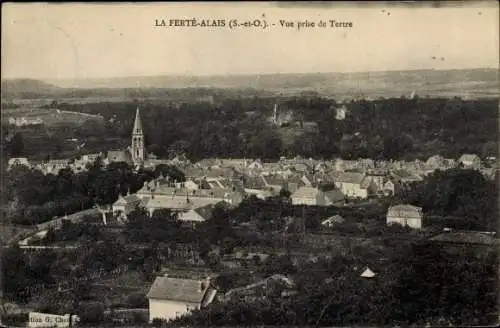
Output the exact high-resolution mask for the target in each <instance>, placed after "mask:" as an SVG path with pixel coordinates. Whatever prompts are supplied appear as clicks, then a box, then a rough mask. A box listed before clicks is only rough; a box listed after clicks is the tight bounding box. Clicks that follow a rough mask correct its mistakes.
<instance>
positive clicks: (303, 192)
mask: <svg viewBox="0 0 500 328" xmlns="http://www.w3.org/2000/svg"><path fill="white" fill-rule="evenodd" d="M317 194H318V190H317V189H316V188H313V187H300V188H299V189H297V190H296V191H295V192H294V193H293V195H292V197H294V198H299V197H300V198H314V199H316V196H317Z"/></svg>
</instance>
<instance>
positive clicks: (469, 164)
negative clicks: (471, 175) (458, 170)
mask: <svg viewBox="0 0 500 328" xmlns="http://www.w3.org/2000/svg"><path fill="white" fill-rule="evenodd" d="M458 163H459V164H460V165H461V166H462V167H463V168H466V169H475V170H477V169H479V168H480V167H481V159H480V158H479V156H477V155H475V154H464V155H462V156H460V158H459V159H458Z"/></svg>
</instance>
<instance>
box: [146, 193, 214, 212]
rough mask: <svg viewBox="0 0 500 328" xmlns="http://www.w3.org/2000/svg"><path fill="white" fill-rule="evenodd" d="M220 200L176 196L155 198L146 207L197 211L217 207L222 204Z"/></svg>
mask: <svg viewBox="0 0 500 328" xmlns="http://www.w3.org/2000/svg"><path fill="white" fill-rule="evenodd" d="M220 202H221V200H220V199H214V198H195V197H189V198H188V197H186V196H174V197H168V198H165V197H161V198H160V197H155V198H152V199H149V200H148V201H147V203H146V202H145V205H144V206H145V207H147V208H150V209H159V208H167V209H172V210H182V211H188V210H191V209H196V208H199V207H203V206H207V205H215V204H217V203H220Z"/></svg>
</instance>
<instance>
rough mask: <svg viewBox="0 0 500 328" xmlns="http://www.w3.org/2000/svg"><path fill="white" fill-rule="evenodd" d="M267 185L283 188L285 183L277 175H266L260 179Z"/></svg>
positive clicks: (283, 179)
mask: <svg viewBox="0 0 500 328" xmlns="http://www.w3.org/2000/svg"><path fill="white" fill-rule="evenodd" d="M262 178H263V179H264V181H265V182H267V184H268V185H272V186H283V185H284V184H285V183H286V180H285V178H283V177H282V176H281V175H278V174H272V175H266V176H263V177H262Z"/></svg>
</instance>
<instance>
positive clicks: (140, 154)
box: [131, 107, 145, 165]
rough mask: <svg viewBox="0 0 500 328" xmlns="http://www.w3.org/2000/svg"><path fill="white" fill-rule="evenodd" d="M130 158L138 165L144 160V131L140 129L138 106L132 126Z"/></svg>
mask: <svg viewBox="0 0 500 328" xmlns="http://www.w3.org/2000/svg"><path fill="white" fill-rule="evenodd" d="M131 152H132V160H133V161H134V164H136V165H139V164H141V163H142V162H143V161H144V153H145V150H144V133H143V130H142V121H141V116H140V114H139V107H137V111H136V112H135V121H134V128H133V130H132V147H131Z"/></svg>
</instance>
